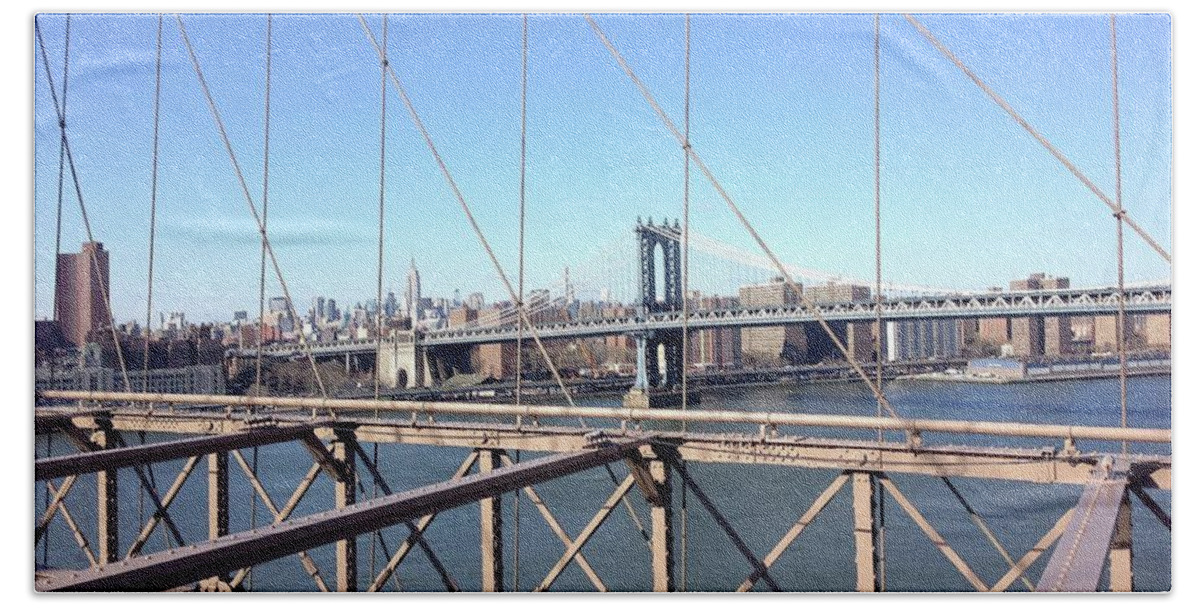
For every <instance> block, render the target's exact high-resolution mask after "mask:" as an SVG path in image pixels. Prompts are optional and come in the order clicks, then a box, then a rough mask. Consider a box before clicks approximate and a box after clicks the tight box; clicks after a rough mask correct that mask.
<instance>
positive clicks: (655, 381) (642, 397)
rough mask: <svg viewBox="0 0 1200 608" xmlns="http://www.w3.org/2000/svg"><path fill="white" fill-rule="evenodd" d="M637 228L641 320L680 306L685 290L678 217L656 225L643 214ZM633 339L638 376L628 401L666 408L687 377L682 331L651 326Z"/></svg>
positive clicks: (674, 309) (626, 403) (676, 396)
mask: <svg viewBox="0 0 1200 608" xmlns="http://www.w3.org/2000/svg"><path fill="white" fill-rule="evenodd" d="M634 233H635V234H636V235H637V240H638V268H639V271H640V272H639V281H638V301H637V316H638V320H639V321H645V320H646V319H647V318H648V317H649V316H650V315H653V314H659V313H669V312H676V311H679V310H682V309H683V298H684V293H683V276H682V273H681V270H680V260H681V251H680V238H681V233H680V230H679V221H678V220H676V221H675V224H674V225H671V224H670V223H669V222H668V221H667V220H663V223H662V225H660V226H656V225H655V224H654V220H653V219H648V220H647V222H646V223H645V224H643V223H642V219H641V218H638V223H637V227H636V228H634ZM660 267H661V273H660ZM660 274H661V275H662V276H659V275H660ZM660 281H661V286H662V288H661V291H660V289H659V285H660ZM634 338H635V339H636V340H637V346H636V349H637V379H636V381H635V382H634V385H633V388H631V389H630V391H629V393H628V394H627V395H626V396H625V405H626V406H628V407H666V406H670V405H672V404H674V403H677V402H678V401H679V393H678V388H679V385H680V384H681V383H682V381H683V332H682V331H681V330H656V331H655V330H647V331H640V332H637V333H635V334H634Z"/></svg>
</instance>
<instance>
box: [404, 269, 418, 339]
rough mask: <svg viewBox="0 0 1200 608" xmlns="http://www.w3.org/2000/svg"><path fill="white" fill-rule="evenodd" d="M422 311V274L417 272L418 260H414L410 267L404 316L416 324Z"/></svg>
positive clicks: (405, 294) (405, 291) (405, 293)
mask: <svg viewBox="0 0 1200 608" xmlns="http://www.w3.org/2000/svg"><path fill="white" fill-rule="evenodd" d="M420 309H421V273H420V272H418V271H417V259H416V258H412V259H411V260H410V261H409V265H408V284H407V287H406V288H405V290H404V314H405V315H407V316H408V317H409V318H410V319H412V320H413V321H414V323H415V322H416V321H417V319H418V315H419V314H420Z"/></svg>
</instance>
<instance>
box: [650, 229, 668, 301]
mask: <svg viewBox="0 0 1200 608" xmlns="http://www.w3.org/2000/svg"><path fill="white" fill-rule="evenodd" d="M653 252H654V253H653V256H654V277H655V278H656V279H657V280H656V281H654V301H655V302H666V301H667V250H666V247H665V246H664V245H663V243H662V241H659V240H656V241H655V242H654V249H653Z"/></svg>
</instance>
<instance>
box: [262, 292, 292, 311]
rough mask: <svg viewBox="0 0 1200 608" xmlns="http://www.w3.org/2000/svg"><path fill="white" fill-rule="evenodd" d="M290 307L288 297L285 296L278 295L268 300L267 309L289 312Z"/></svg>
mask: <svg viewBox="0 0 1200 608" xmlns="http://www.w3.org/2000/svg"><path fill="white" fill-rule="evenodd" d="M290 308H291V307H290V306H288V300H287V298H285V297H283V296H276V297H274V298H271V299H270V300H268V301H267V310H268V311H270V312H278V313H283V314H288V312H289V309H290Z"/></svg>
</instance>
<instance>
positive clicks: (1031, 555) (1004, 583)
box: [989, 507, 1075, 591]
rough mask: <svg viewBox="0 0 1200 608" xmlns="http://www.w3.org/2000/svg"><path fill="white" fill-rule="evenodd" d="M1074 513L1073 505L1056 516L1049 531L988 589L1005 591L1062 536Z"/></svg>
mask: <svg viewBox="0 0 1200 608" xmlns="http://www.w3.org/2000/svg"><path fill="white" fill-rule="evenodd" d="M1074 514H1075V507H1071V508H1070V509H1067V512H1066V513H1063V516H1062V517H1060V518H1058V521H1057V522H1056V523H1055V524H1054V526H1053V527H1051V528H1050V531H1049V532H1046V534H1045V535H1043V536H1042V538H1041V539H1039V540H1038V542H1037V543H1036V544H1035V545H1034V546H1033V548H1032V549H1030V550H1029V552H1028V553H1026V554H1025V555H1023V556H1022V557H1021V559H1019V560H1017V563H1016V564H1015V565H1014V566H1013V567H1012V568H1009V570H1008V572H1006V573H1005V574H1004V576H1002V577H1000V580H998V581H996V584H995V585H992V588H991V589H989V591H1007V590H1008V587H1009V586H1010V585H1012V584H1013V582H1014V581H1016V580H1017V577H1019V576H1021V575H1022V574H1024V573H1025V571H1026V570H1027V569H1029V567H1030V566H1032V565H1033V563H1034V562H1036V561H1037V560H1038V558H1039V557H1041V556H1042V554H1043V553H1045V552H1046V550H1047V549H1049V548H1050V545H1053V544H1054V541H1056V540H1058V538H1059V537H1060V536H1062V533H1063V530H1066V529H1067V524H1068V523H1070V521H1071V516H1073V515H1074Z"/></svg>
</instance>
